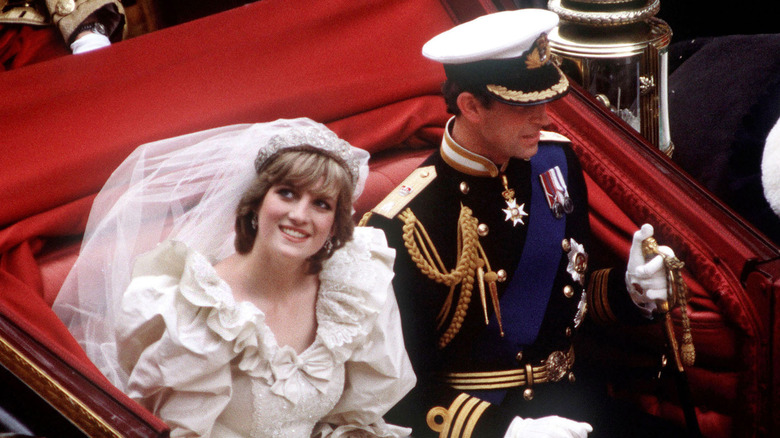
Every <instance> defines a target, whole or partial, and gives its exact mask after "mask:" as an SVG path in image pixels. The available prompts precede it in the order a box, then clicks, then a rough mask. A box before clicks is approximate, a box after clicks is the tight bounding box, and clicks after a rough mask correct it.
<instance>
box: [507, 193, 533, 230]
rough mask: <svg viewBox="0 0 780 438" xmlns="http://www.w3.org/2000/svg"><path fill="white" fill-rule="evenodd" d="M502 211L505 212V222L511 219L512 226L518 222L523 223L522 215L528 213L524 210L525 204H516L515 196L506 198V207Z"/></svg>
mask: <svg viewBox="0 0 780 438" xmlns="http://www.w3.org/2000/svg"><path fill="white" fill-rule="evenodd" d="M503 212H504V213H506V219H504V220H505V221H507V222H509V221H510V220H511V221H512V226H514V227H516V226H517V224H518V223H519V224H520V225H525V222H523V217H524V216H528V213H526V212H525V204H520V205H517V201H516V200H515V198H512V199H507V200H506V208H505V209H503Z"/></svg>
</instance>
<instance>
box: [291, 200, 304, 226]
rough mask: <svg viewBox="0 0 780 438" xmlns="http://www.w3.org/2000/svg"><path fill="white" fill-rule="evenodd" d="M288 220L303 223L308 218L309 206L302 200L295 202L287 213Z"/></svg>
mask: <svg viewBox="0 0 780 438" xmlns="http://www.w3.org/2000/svg"><path fill="white" fill-rule="evenodd" d="M288 216H289V217H290V219H292V220H295V221H299V222H303V221H305V220H306V219H307V218H308V217H309V205H308V203H307V202H305V201H304V200H303V199H299V200H297V201H296V202H295V203H294V204H293V205H292V207H291V208H290V211H289V213H288Z"/></svg>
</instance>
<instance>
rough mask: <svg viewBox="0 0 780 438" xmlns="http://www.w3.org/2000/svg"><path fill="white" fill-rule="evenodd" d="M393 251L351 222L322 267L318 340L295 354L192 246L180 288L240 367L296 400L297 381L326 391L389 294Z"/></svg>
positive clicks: (379, 237)
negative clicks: (348, 234) (348, 236)
mask: <svg viewBox="0 0 780 438" xmlns="http://www.w3.org/2000/svg"><path fill="white" fill-rule="evenodd" d="M393 256H394V252H393V250H392V249H389V248H388V247H387V245H386V243H385V240H384V235H383V234H382V233H381V231H379V230H375V229H372V228H356V230H355V234H354V238H353V240H352V241H351V242H349V243H347V244H346V245H345V246H344V248H342V249H340V250H339V251H336V253H335V254H334V255H333V256H332V257H331V258H330V259H329V260H327V261H326V262H325V263H324V265H323V270H322V273H321V274H320V289H319V292H318V298H317V306H316V316H317V324H318V327H317V334H316V338H315V340H314V342H313V343H312V345H310V346H309V347H308V348H307V349H306V350H304V351H303V352H302V353H300V354H298V353H297V352H296V351H295V350H294V349H293V348H291V347H289V346H279V345H278V344H277V343H276V338H275V336H274V334H273V332H272V331H271V329H270V328H269V327H268V326H267V325H266V324H265V315H264V314H263V312H262V311H261V310H260V309H258V308H257V307H256V306H255V305H254V304H252V303H249V302H236V301H235V299H234V298H233V295H232V293H231V290H230V287H229V286H228V285H227V283H225V282H224V281H223V280H222V279H221V278H220V277H219V276H218V275H217V272H216V270H215V269H214V267H213V265H212V264H211V262H210V261H209V260H208V259H207V258H206V257H205V256H203V255H201V254H199V253H197V252H195V251H190V252H189V254H188V256H187V262H186V267H185V271H184V273H183V275H182V283H181V288H180V291H181V294H182V295H183V297H184V298H185V299H186V300H187V301H188V302H189V303H191V304H192V305H194V306H197V307H199V308H202V309H207V311H208V314H207V317H206V321H207V323H206V324H207V326H208V328H209V329H210V330H211V331H212V332H214V333H215V334H217V335H218V336H219V337H220V338H221V339H222V340H224V341H225V342H227V343H230V344H232V348H233V353H234V354H235V357H237V358H238V364H237V365H238V367H239V369H241V370H242V371H244V372H246V373H247V374H249V375H251V376H252V377H257V378H262V379H264V380H266V381H267V383H268V384H269V385H270V386H271V390H272V391H273V392H274V393H276V394H277V395H280V396H284V397H285V398H287V399H288V400H290V401H291V402H293V403H297V401H298V399H299V391H298V389H297V388H300V384H301V383H302V382H301V381H302V380H304V381H306V382H308V383H309V384H311V385H313V386H314V387H315V388H317V389H318V390H319V391H321V392H322V391H324V389H325V386H326V385H327V383H328V378H329V376H330V370H331V369H332V368H333V367H334V366H335V365H339V364H341V363H343V362H345V361H346V360H347V359H348V358H349V355H350V354H351V351H352V350H353V345H354V344H355V343H356V342H360V340H361V339H363V338H364V337H365V336H367V335H368V333H369V331H370V329H371V326H372V324H373V322H374V320H375V319H376V317H377V315H378V314H379V311H380V309H381V308H382V306H383V305H384V303H385V300H386V299H387V296H386V295H387V291H388V290H389V288H388V287H389V284H390V281H391V280H392V262H393Z"/></svg>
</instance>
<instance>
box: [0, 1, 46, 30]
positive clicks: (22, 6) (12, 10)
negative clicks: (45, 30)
mask: <svg viewBox="0 0 780 438" xmlns="http://www.w3.org/2000/svg"><path fill="white" fill-rule="evenodd" d="M9 3H11V4H10V5H9ZM38 6H39V4H38V3H37V2H33V1H31V2H9V1H8V0H0V23H8V24H27V25H30V26H47V25H49V24H51V23H50V22H49V17H48V15H47V14H46V12H45V11H44V10H39V9H38Z"/></svg>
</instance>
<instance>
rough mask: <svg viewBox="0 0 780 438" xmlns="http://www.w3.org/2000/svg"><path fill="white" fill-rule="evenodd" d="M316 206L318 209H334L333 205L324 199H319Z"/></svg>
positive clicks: (315, 203) (315, 202)
mask: <svg viewBox="0 0 780 438" xmlns="http://www.w3.org/2000/svg"><path fill="white" fill-rule="evenodd" d="M314 205H316V206H317V207H319V208H321V209H323V210H331V209H332V208H333V205H332V203H331V202H329V201H326V200H324V199H319V200H317V201H314Z"/></svg>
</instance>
